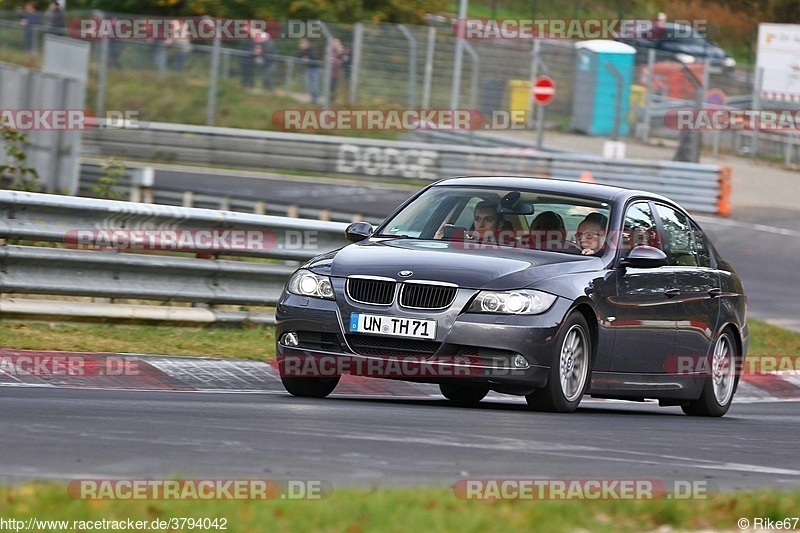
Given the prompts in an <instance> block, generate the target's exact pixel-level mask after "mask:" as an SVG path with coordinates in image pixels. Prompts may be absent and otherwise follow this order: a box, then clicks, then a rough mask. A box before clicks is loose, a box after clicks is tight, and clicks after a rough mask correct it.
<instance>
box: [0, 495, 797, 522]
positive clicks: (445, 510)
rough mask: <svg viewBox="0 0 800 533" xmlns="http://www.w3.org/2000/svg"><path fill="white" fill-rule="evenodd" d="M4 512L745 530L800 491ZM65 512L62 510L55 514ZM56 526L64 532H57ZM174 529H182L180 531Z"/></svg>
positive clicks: (11, 504) (33, 505) (20, 500)
mask: <svg viewBox="0 0 800 533" xmlns="http://www.w3.org/2000/svg"><path fill="white" fill-rule="evenodd" d="M0 501H2V502H3V503H2V504H0V506H2V507H3V514H4V518H6V519H8V518H14V519H16V520H27V519H28V518H32V517H35V518H38V519H51V520H69V521H70V528H69V530H76V529H79V528H75V527H73V524H72V521H73V520H102V519H106V520H126V519H128V518H130V519H132V520H146V521H152V520H154V519H163V520H168V519H170V518H178V517H186V518H194V519H198V518H211V519H214V518H218V519H222V518H224V519H226V521H227V530H228V531H347V532H361V531H409V530H410V531H429V530H430V531H459V532H466V531H514V530H520V531H522V530H524V531H548V532H556V531H576V530H578V531H580V530H585V531H609V532H616V531H654V530H657V529H660V528H663V529H661V530H666V531H670V530H672V529H677V530H696V529H709V528H713V529H714V530H726V531H737V530H738V529H739V528H738V527H737V522H738V520H739V519H741V518H746V519H748V520H749V521H750V523H751V524H752V523H753V522H754V519H755V518H756V517H761V518H770V519H772V520H778V519H783V518H785V517H787V516H793V515H796V510H797V509H798V506H800V493H797V492H793V493H781V492H776V491H762V492H755V493H739V494H717V495H714V496H712V497H711V498H710V499H707V500H686V501H676V500H654V501H643V500H639V501H631V500H624V501H620V500H604V501H585V500H583V501H574V500H573V501H560V502H559V501H512V500H504V501H465V500H459V499H456V497H455V496H454V495H453V491H452V490H451V489H449V488H413V489H373V490H369V489H344V490H336V488H334V491H333V494H332V496H331V497H330V498H329V499H326V500H297V501H286V500H283V501H280V500H278V501H267V502H246V501H199V502H198V501H169V502H165V501H147V502H145V501H130V500H126V501H83V500H73V499H71V498H70V497H69V496H68V495H67V491H66V487H65V486H63V485H58V484H55V483H46V484H40V483H35V484H27V485H23V486H19V487H13V488H3V489H0ZM54 509H57V511H53V510H54ZM51 530H53V531H56V530H57V529H55V528H54V529H51ZM173 530H174V529H173Z"/></svg>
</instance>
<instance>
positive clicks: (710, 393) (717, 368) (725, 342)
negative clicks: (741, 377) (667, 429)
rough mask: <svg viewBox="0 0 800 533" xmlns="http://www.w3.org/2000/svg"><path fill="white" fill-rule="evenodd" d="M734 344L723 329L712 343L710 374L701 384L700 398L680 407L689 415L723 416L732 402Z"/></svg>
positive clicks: (734, 381) (734, 378)
mask: <svg viewBox="0 0 800 533" xmlns="http://www.w3.org/2000/svg"><path fill="white" fill-rule="evenodd" d="M736 358H737V353H736V344H734V342H733V337H731V334H730V333H729V332H728V331H727V330H725V331H723V332H722V334H721V335H720V336H719V337H718V338H717V342H715V343H714V351H713V352H712V356H711V375H710V376H709V377H707V378H706V380H705V383H704V384H703V392H702V393H700V398H698V399H697V400H694V401H692V402H689V403H688V404H687V405H684V406H682V407H681V409H683V412H684V413H686V414H687V415H689V416H723V415H724V414H725V413H727V412H728V409H730V407H731V403H732V402H733V390H734V389H735V388H736Z"/></svg>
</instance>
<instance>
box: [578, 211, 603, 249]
mask: <svg viewBox="0 0 800 533" xmlns="http://www.w3.org/2000/svg"><path fill="white" fill-rule="evenodd" d="M607 227H608V218H606V217H605V215H602V214H601V213H589V214H588V215H586V218H584V219H583V222H581V223H580V224H578V231H576V232H575V240H576V241H577V242H578V246H580V247H581V253H582V254H583V255H599V254H601V253H602V252H603V250H604V249H605V245H606V228H607Z"/></svg>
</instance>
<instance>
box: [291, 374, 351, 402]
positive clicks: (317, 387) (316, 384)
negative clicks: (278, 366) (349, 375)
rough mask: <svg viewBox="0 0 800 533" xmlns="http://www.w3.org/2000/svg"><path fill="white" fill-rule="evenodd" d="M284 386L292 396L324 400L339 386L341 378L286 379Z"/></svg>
mask: <svg viewBox="0 0 800 533" xmlns="http://www.w3.org/2000/svg"><path fill="white" fill-rule="evenodd" d="M281 381H282V382H283V386H284V387H285V388H286V390H287V391H288V392H289V394H291V395H292V396H299V397H301V398H324V397H326V396H327V395H329V394H330V393H332V392H333V389H335V388H336V385H338V384H339V376H335V377H330V378H285V377H283V376H281Z"/></svg>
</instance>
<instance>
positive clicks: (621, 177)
mask: <svg viewBox="0 0 800 533" xmlns="http://www.w3.org/2000/svg"><path fill="white" fill-rule="evenodd" d="M84 151H85V155H90V156H114V157H120V158H132V159H145V160H151V161H167V162H177V163H189V164H195V165H197V164H201V165H211V166H221V167H234V168H258V169H276V170H292V171H302V172H315V173H321V174H328V175H343V176H351V177H352V176H364V177H370V178H373V179H374V178H409V179H418V180H420V181H424V182H428V181H433V180H437V179H440V178H443V177H448V176H457V175H488V174H501V175H502V174H505V175H518V176H524V175H532V174H544V175H548V176H553V177H558V178H564V179H574V180H577V179H580V178H581V177H582V176H583V175H584V173H585V172H589V173H590V174H591V175H592V176H593V178H594V180H595V181H596V182H597V183H605V184H610V185H618V186H622V187H629V188H643V189H647V190H649V191H652V192H655V193H659V194H663V195H665V196H668V197H670V198H672V199H674V200H675V201H677V202H680V203H681V204H682V205H683V206H684V207H686V208H687V209H689V210H692V211H695V212H698V213H718V214H723V215H726V214H728V211H727V207H726V206H728V205H729V193H730V169H729V168H727V167H721V166H716V165H702V164H695V163H678V162H670V161H637V160H631V159H605V158H602V157H597V156H589V155H582V154H575V153H565V154H559V153H542V152H539V151H537V150H533V149H528V148H522V147H520V148H515V147H494V148H492V147H485V148H477V147H474V146H463V145H462V146H458V145H441V144H431V143H413V142H397V141H381V140H376V139H360V138H350V137H335V136H329V135H312V134H298V133H284V132H270V131H256V130H239V129H232V128H212V127H203V126H189V125H181V124H165V123H149V124H147V125H146V127H142V128H141V129H116V130H114V129H97V130H90V131H86V132H85V133H84Z"/></svg>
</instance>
